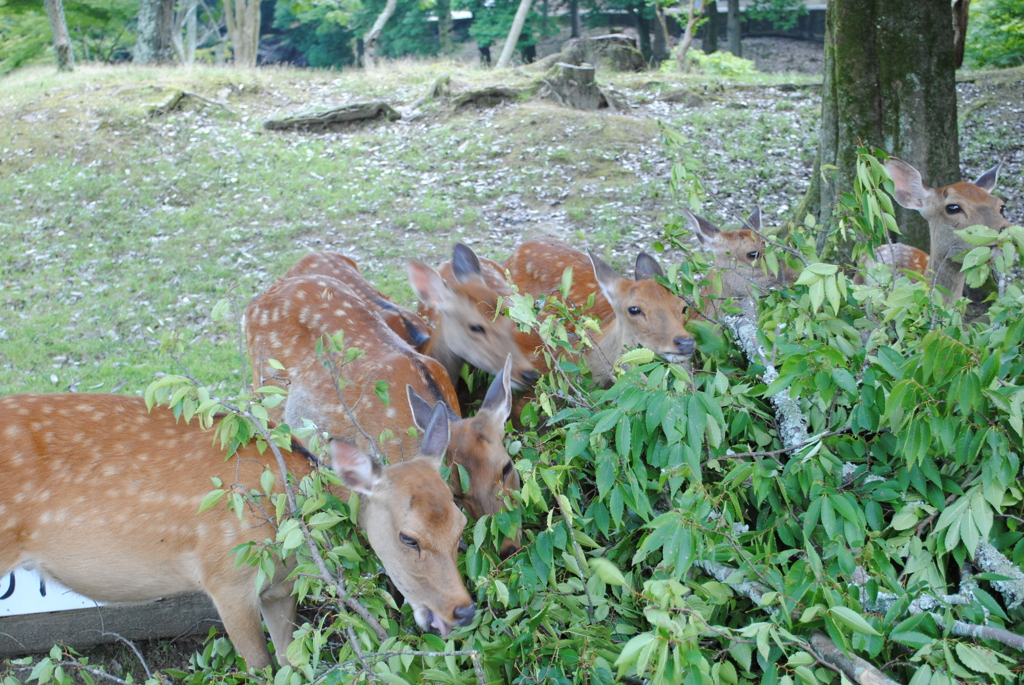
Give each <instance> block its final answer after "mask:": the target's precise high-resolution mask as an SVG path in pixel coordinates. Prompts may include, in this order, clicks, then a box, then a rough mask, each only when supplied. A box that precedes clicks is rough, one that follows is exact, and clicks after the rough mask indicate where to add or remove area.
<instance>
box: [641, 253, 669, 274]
mask: <svg viewBox="0 0 1024 685" xmlns="http://www.w3.org/2000/svg"><path fill="white" fill-rule="evenodd" d="M655 276H661V277H662V278H665V271H664V270H663V269H662V268H661V264H659V263H658V260H657V259H655V258H654V257H652V256H651V255H649V254H647V253H646V252H641V253H640V254H638V255H637V256H636V280H638V281H645V280H650V279H652V278H654V277H655Z"/></svg>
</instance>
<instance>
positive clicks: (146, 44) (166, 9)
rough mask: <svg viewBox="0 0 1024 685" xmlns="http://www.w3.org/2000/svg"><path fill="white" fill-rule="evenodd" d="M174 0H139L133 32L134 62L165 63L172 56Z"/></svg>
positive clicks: (170, 59) (169, 60)
mask: <svg viewBox="0 0 1024 685" xmlns="http://www.w3.org/2000/svg"><path fill="white" fill-rule="evenodd" d="M173 30H174V0H141V2H140V3H139V20H138V28H137V30H136V34H135V53H134V55H133V56H132V59H133V61H134V62H135V63H136V64H167V63H169V62H171V61H172V59H173V58H174V46H173V43H172V41H171V34H172V32H173Z"/></svg>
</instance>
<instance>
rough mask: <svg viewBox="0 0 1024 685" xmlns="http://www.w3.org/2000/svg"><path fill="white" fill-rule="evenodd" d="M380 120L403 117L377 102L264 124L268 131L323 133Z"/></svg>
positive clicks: (304, 114) (307, 113) (388, 106)
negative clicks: (327, 130)
mask: <svg viewBox="0 0 1024 685" xmlns="http://www.w3.org/2000/svg"><path fill="white" fill-rule="evenodd" d="M379 118H384V119H387V120H388V121H396V120H398V119H401V118H402V115H401V114H399V113H398V112H397V111H395V110H394V109H393V108H392V107H391V105H389V104H388V103H386V102H381V101H380V100H375V101H373V102H360V103H356V104H352V105H345V106H343V107H336V108H334V109H328V110H324V111H320V112H306V113H303V114H297V115H295V116H293V117H285V118H284V119H269V120H267V121H264V122H263V128H265V129H267V130H268V131H292V130H296V129H298V130H319V131H323V130H325V129H328V128H331V127H333V126H337V125H339V124H345V123H348V122H352V121H362V120H366V119H379Z"/></svg>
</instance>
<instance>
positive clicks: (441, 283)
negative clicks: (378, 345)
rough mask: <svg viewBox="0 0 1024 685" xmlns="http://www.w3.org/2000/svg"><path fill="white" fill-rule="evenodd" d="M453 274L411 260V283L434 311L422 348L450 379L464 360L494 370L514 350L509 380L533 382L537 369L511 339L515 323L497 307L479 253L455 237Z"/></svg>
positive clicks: (497, 298) (521, 383)
mask: <svg viewBox="0 0 1024 685" xmlns="http://www.w3.org/2000/svg"><path fill="white" fill-rule="evenodd" d="M451 272H452V275H453V278H451V279H444V278H442V277H441V275H440V274H439V273H438V272H437V271H436V270H435V269H434V268H433V267H431V266H428V265H427V264H424V263H423V262H420V261H417V260H413V261H410V262H409V265H408V274H409V283H410V285H412V289H413V291H414V292H415V293H416V296H417V297H418V298H419V299H420V302H422V303H423V306H424V311H433V312H436V314H435V315H434V316H433V320H435V321H436V325H435V328H434V334H433V335H432V336H431V338H430V341H429V342H428V343H427V344H426V345H425V346H424V348H423V350H422V351H423V354H425V355H428V356H430V357H433V358H434V359H436V360H437V361H438V362H440V363H441V364H442V365H443V366H444V368H445V369H446V370H447V372H448V376H449V378H451V379H452V381H453V382H455V381H457V380H458V378H459V372H460V371H461V369H462V363H463V361H465V362H468V363H469V365H470V366H475V367H477V368H480V369H483V370H484V371H487V372H488V373H498V371H499V370H500V369H501V368H502V366H503V364H504V362H505V359H506V357H508V356H509V355H511V356H512V374H511V380H512V386H513V387H514V388H516V389H518V390H523V389H525V388H528V387H530V386H531V385H533V383H534V381H536V380H537V377H538V373H537V370H536V368H534V366H533V364H532V363H531V362H530V360H529V359H527V358H526V356H525V355H524V354H523V352H522V351H521V350H520V349H519V347H518V346H517V345H516V343H515V339H514V331H515V325H514V324H513V323H512V321H511V320H510V319H509V318H508V317H507V316H505V315H504V314H502V313H501V309H502V304H503V299H502V298H501V297H500V296H499V294H498V293H497V292H495V290H494V289H493V288H492V287H491V286H490V285H488V283H487V281H486V280H485V278H484V276H483V273H482V272H481V267H480V259H479V258H478V257H477V256H476V254H475V253H474V252H473V250H471V249H470V248H469V247H467V246H465V245H463V244H462V243H456V244H455V248H454V249H453V251H452V259H451Z"/></svg>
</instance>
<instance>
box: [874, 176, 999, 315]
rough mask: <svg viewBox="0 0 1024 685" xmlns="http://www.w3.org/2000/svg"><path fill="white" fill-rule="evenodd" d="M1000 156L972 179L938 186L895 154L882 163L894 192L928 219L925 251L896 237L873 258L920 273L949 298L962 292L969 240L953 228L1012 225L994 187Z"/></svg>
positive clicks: (971, 246)
mask: <svg viewBox="0 0 1024 685" xmlns="http://www.w3.org/2000/svg"><path fill="white" fill-rule="evenodd" d="M1001 166H1002V162H999V163H998V164H996V165H995V166H994V167H992V168H991V169H989V170H988V171H986V172H985V173H983V174H982V175H981V176H979V177H978V179H977V180H976V181H975V182H974V183H970V182H968V181H961V182H959V183H954V184H952V185H948V186H943V187H941V188H929V187H928V186H927V185H925V184H924V181H923V180H922V178H921V173H920V172H919V171H918V170H917V169H915V168H914V167H912V166H911V165H909V164H907V163H906V162H904V161H903V160H901V159H896V158H895V157H894V158H892V159H890V160H888V161H887V162H886V163H885V168H886V170H887V171H888V172H889V175H890V176H891V177H892V180H893V185H894V186H895V192H894V193H893V197H894V198H895V199H896V202H898V203H899V204H900V205H901V206H903V207H906V208H907V209H914V210H917V211H918V212H920V213H921V216H923V217H924V218H925V219H926V220H927V221H928V231H929V237H930V247H929V251H928V252H927V253H926V252H924V251H922V250H919V249H917V248H916V247H911V246H909V245H904V244H903V243H896V244H894V245H891V246H890V245H882V246H881V247H879V248H877V249H876V250H875V261H877V262H880V263H882V264H889V265H892V266H895V267H896V268H898V269H906V270H908V271H914V272H916V273H922V274H924V275H925V277H926V278H927V279H928V280H930V281H931V282H932V284H933V285H934V286H936V287H938V288H939V289H941V290H945V291H946V292H948V293H949V294H948V295H943V300H944V302H946V303H948V302H951V301H953V300H957V299H960V298H961V297H963V294H964V283H965V280H966V276H965V274H963V273H962V272H961V268H962V267H963V255H964V254H965V253H967V252H969V251H970V250H972V249H973V248H974V246H973V245H971V244H970V243H968V242H967V241H966V240H964V239H963V238H961V237H960V236H958V235H956V233H954V231H957V230H960V229H964V228H967V227H968V226H976V225H983V226H987V227H989V228H991V229H993V230H996V231H1001V230H1002V229H1004V228H1006V227H1007V226H1009V225H1010V222H1009V221H1007V219H1006V216H1005V203H1004V202H1003V201H1002V200H1001V199H1000V198H998V197H996V196H995V195H992V190H993V189H994V188H995V187H996V183H997V182H998V180H999V169H1000V167H1001Z"/></svg>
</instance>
